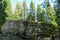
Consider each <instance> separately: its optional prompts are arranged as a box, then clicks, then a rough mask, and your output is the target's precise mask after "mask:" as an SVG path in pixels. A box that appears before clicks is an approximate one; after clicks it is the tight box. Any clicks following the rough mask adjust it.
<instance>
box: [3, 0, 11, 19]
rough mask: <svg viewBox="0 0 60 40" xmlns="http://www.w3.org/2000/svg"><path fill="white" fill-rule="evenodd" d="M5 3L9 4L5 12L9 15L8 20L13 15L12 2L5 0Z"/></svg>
mask: <svg viewBox="0 0 60 40" xmlns="http://www.w3.org/2000/svg"><path fill="white" fill-rule="evenodd" d="M4 1H5V2H6V3H7V6H6V10H5V12H6V13H7V15H8V17H7V18H6V19H7V20H8V19H9V18H10V17H11V15H12V11H11V10H12V9H11V3H10V0H4Z"/></svg>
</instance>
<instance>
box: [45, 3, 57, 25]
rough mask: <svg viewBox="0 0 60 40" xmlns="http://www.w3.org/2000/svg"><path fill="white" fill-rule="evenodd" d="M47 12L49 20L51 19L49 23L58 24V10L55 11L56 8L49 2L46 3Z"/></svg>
mask: <svg viewBox="0 0 60 40" xmlns="http://www.w3.org/2000/svg"><path fill="white" fill-rule="evenodd" d="M46 14H47V18H48V20H47V21H49V23H52V24H53V25H55V26H57V23H56V12H55V11H54V8H52V7H51V6H50V4H49V3H48V2H47V3H46Z"/></svg>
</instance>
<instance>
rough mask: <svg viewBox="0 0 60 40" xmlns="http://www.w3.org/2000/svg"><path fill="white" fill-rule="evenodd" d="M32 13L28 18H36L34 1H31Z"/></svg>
mask: <svg viewBox="0 0 60 40" xmlns="http://www.w3.org/2000/svg"><path fill="white" fill-rule="evenodd" d="M29 11H30V13H29V15H28V18H27V19H28V20H35V7H34V3H33V2H32V1H31V3H30V10H29Z"/></svg>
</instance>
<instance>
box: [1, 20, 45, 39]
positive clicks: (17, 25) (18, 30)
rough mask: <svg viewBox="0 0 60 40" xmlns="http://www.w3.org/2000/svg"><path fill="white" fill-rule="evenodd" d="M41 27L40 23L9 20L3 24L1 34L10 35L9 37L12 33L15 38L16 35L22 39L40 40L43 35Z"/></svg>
mask: <svg viewBox="0 0 60 40" xmlns="http://www.w3.org/2000/svg"><path fill="white" fill-rule="evenodd" d="M42 28H43V26H42V25H40V24H36V23H33V22H27V21H23V20H18V21H15V20H10V21H6V22H5V23H4V24H3V26H2V28H1V31H2V34H4V35H7V36H8V35H10V37H11V36H12V35H11V34H13V36H16V38H17V37H18V38H21V39H23V40H40V39H42V38H43V35H45V34H43V33H42V32H43V31H42ZM7 36H6V37H7ZM13 36H12V39H13ZM45 36H46V35H45ZM14 39H15V38H14Z"/></svg>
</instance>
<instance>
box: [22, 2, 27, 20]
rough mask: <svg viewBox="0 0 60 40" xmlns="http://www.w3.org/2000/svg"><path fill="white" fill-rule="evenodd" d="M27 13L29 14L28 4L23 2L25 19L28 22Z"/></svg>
mask: <svg viewBox="0 0 60 40" xmlns="http://www.w3.org/2000/svg"><path fill="white" fill-rule="evenodd" d="M27 12H28V8H27V5H26V2H25V1H23V19H24V20H26V18H27Z"/></svg>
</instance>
